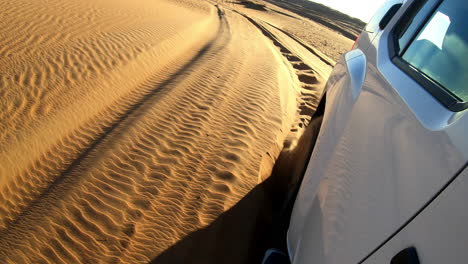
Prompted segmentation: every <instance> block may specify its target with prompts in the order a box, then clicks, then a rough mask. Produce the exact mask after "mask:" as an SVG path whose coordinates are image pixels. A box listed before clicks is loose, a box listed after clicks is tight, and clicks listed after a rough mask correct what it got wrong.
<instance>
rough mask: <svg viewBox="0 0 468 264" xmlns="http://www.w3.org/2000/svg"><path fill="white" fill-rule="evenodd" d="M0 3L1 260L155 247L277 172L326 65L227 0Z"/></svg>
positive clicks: (106, 257)
mask: <svg viewBox="0 0 468 264" xmlns="http://www.w3.org/2000/svg"><path fill="white" fill-rule="evenodd" d="M0 8H1V9H2V12H3V14H4V15H3V18H2V20H1V21H0V25H1V26H0V36H1V37H0V73H1V75H0V88H1V90H0V262H1V263H44V262H52V263H114V262H122V263H146V262H148V261H150V260H152V259H154V258H156V257H157V256H158V255H160V254H162V253H163V252H164V251H165V250H167V249H168V248H170V247H171V246H173V245H174V244H176V243H177V242H178V241H180V240H181V239H183V238H184V237H185V236H187V235H188V234H190V233H192V232H194V231H196V230H198V229H200V228H203V227H206V226H208V225H210V224H211V223H212V222H213V221H215V220H216V219H217V218H218V217H219V216H220V215H221V214H223V213H224V212H226V211H227V210H229V209H230V208H232V207H233V206H234V205H235V204H236V203H238V202H239V201H240V200H241V199H242V198H243V197H244V196H245V195H246V194H247V193H249V191H251V190H252V189H253V188H255V186H257V185H258V184H259V183H261V182H262V181H264V180H266V179H267V178H268V177H269V175H270V173H271V170H272V167H273V164H274V162H275V160H276V158H277V157H278V155H279V153H280V151H281V150H282V149H283V147H285V148H294V147H295V146H296V144H297V141H298V139H299V138H300V136H301V135H302V133H303V131H304V130H305V128H306V127H307V125H308V123H309V121H310V117H311V115H312V114H313V112H314V110H315V108H316V107H317V104H318V100H319V97H320V96H321V93H322V89H323V79H324V78H326V76H327V74H329V72H330V69H331V68H330V66H329V65H327V63H326V61H324V60H323V59H321V58H320V56H319V57H317V55H316V54H315V55H314V54H313V53H311V52H310V50H307V49H306V48H305V46H304V45H302V44H300V43H298V42H297V40H295V39H293V38H291V37H290V36H288V35H287V34H286V33H284V32H282V31H281V30H278V29H276V28H275V27H274V26H272V25H270V24H269V23H268V22H265V21H262V20H259V19H258V18H254V17H250V16H248V15H246V14H244V13H243V12H241V11H239V10H234V9H236V8H235V6H234V5H233V4H226V5H223V4H222V3H218V4H215V3H210V2H202V1H189V0H171V1H166V0H164V1H163V0H161V1H150V0H139V1H136V2H134V1H123V0H121V1H115V0H112V1H110V0H102V1H91V0H89V1H60V0H49V1H47V5H45V4H44V3H43V2H35V1H0ZM246 217H250V216H246ZM253 217H255V216H253Z"/></svg>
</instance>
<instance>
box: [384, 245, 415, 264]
mask: <svg viewBox="0 0 468 264" xmlns="http://www.w3.org/2000/svg"><path fill="white" fill-rule="evenodd" d="M419 263H420V262H419V257H418V252H417V251H416V248H414V247H409V248H405V249H403V250H402V251H400V252H398V254H396V255H395V256H394V257H393V258H392V260H391V261H390V264H419Z"/></svg>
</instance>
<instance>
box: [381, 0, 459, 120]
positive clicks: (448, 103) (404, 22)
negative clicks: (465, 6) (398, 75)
mask: <svg viewBox="0 0 468 264" xmlns="http://www.w3.org/2000/svg"><path fill="white" fill-rule="evenodd" d="M427 2H428V0H423V1H418V0H416V1H414V3H412V6H410V7H409V8H408V9H407V10H406V11H405V13H404V14H403V16H402V17H403V19H401V20H400V21H399V22H398V23H397V25H396V26H395V27H393V29H392V30H391V32H390V37H389V38H388V39H389V43H388V44H389V45H388V47H389V55H390V58H391V60H392V62H393V63H394V64H395V65H396V66H397V67H398V68H400V69H401V70H402V71H403V72H405V73H406V74H407V75H409V76H410V77H411V78H412V79H414V80H415V81H416V82H417V83H418V84H419V85H421V86H422V87H423V88H424V89H426V90H427V91H428V92H429V93H430V94H431V95H432V96H433V97H435V98H436V99H437V100H438V101H439V102H440V103H442V104H443V105H444V106H445V107H447V108H448V109H449V110H450V111H453V112H460V111H463V110H465V109H467V108H468V102H465V101H463V100H461V99H460V98H458V97H457V96H456V95H454V94H453V93H452V92H450V91H449V90H447V88H445V87H443V86H442V85H440V84H439V83H438V82H436V81H435V80H433V79H432V78H431V77H429V76H427V75H426V74H425V73H423V72H422V71H420V70H418V69H417V68H415V67H414V66H412V65H410V64H409V63H408V62H406V61H405V60H403V59H402V58H401V57H400V55H399V51H400V50H399V49H398V48H399V43H398V38H397V36H398V35H399V34H400V33H401V32H402V31H403V30H406V28H407V27H408V25H409V24H410V23H411V22H412V21H413V16H414V14H413V13H414V12H415V11H416V10H415V9H417V10H419V9H420V8H421V7H422V6H423V5H424V4H426V3H427ZM442 2H443V0H438V1H437V3H436V4H435V5H434V8H433V9H432V10H431V12H429V14H428V16H427V17H426V18H425V19H423V21H422V23H421V24H420V25H418V27H417V29H416V30H415V32H414V34H413V36H412V37H411V40H410V41H409V42H408V43H407V44H406V46H405V47H401V48H402V50H403V51H405V50H406V49H407V48H408V46H409V45H410V44H411V43H412V42H413V41H414V39H415V38H416V36H417V35H418V34H419V32H420V31H421V30H422V28H423V27H424V26H425V25H426V24H427V22H428V20H429V19H430V18H431V16H432V15H433V14H434V12H435V10H436V9H437V8H438V7H439V6H440V4H441V3H442Z"/></svg>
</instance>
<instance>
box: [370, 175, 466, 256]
mask: <svg viewBox="0 0 468 264" xmlns="http://www.w3.org/2000/svg"><path fill="white" fill-rule="evenodd" d="M467 199H468V169H466V168H465V170H464V171H463V172H461V173H460V174H459V175H457V177H456V178H454V180H453V182H451V183H450V184H449V185H448V186H447V188H444V189H443V191H442V192H441V193H440V194H438V195H436V196H435V197H434V199H433V201H431V203H429V204H428V205H427V206H426V207H424V210H421V212H418V213H417V214H416V215H415V216H414V218H413V219H412V220H411V221H410V222H408V223H407V224H405V225H404V226H403V227H402V229H401V230H400V231H399V232H397V233H396V234H394V235H392V237H391V238H390V239H389V240H388V241H386V243H384V244H383V245H382V246H380V247H379V248H378V249H377V250H376V251H375V252H374V253H373V254H371V255H370V256H369V257H368V258H366V259H365V261H364V262H363V263H364V264H371V263H389V264H419V263H424V264H440V263H452V264H457V263H460V264H461V263H466V262H467V260H468V250H466V245H467V243H468V227H467V223H468V211H467V210H466V200H467Z"/></svg>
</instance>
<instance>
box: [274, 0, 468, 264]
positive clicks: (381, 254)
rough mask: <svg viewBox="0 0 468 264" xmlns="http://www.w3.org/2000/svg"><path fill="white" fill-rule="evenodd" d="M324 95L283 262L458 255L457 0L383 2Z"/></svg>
mask: <svg viewBox="0 0 468 264" xmlns="http://www.w3.org/2000/svg"><path fill="white" fill-rule="evenodd" d="M324 98H325V99H323V100H326V101H325V111H324V115H323V123H322V126H321V129H320V132H319V136H318V139H317V142H316V145H315V148H314V151H313V153H312V156H311V158H310V160H309V163H308V167H307V171H306V173H305V175H304V178H303V181H302V184H301V186H300V190H299V192H298V195H297V198H296V201H295V203H294V209H293V212H292V216H291V220H290V226H289V230H288V235H287V246H288V254H289V259H290V261H291V263H295V264H303V263H312V264H332V263H333V264H342V263H365V264H368V263H392V264H406V263H408V264H409V263H412V264H415V263H424V264H430V263H434V264H441V263H468V224H467V223H468V206H467V205H466V204H465V203H467V204H468V169H467V161H468V110H467V107H468V103H467V101H468V1H466V0H442V1H441V0H422V1H421V0H409V1H402V0H390V1H388V2H386V3H385V4H384V6H383V7H382V8H381V9H380V10H379V11H378V12H377V14H376V15H375V16H374V18H373V19H372V20H371V22H370V23H369V24H368V25H367V27H366V28H365V30H364V31H363V32H362V34H361V36H360V38H358V40H357V42H356V44H355V47H354V48H353V50H351V51H350V52H348V53H346V54H344V56H343V57H342V59H341V61H340V62H339V63H338V64H337V65H336V66H335V68H334V71H333V73H332V74H331V76H330V78H329V80H328V83H327V87H326V95H325V97H324ZM266 263H268V261H266ZM271 263H273V262H271Z"/></svg>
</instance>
